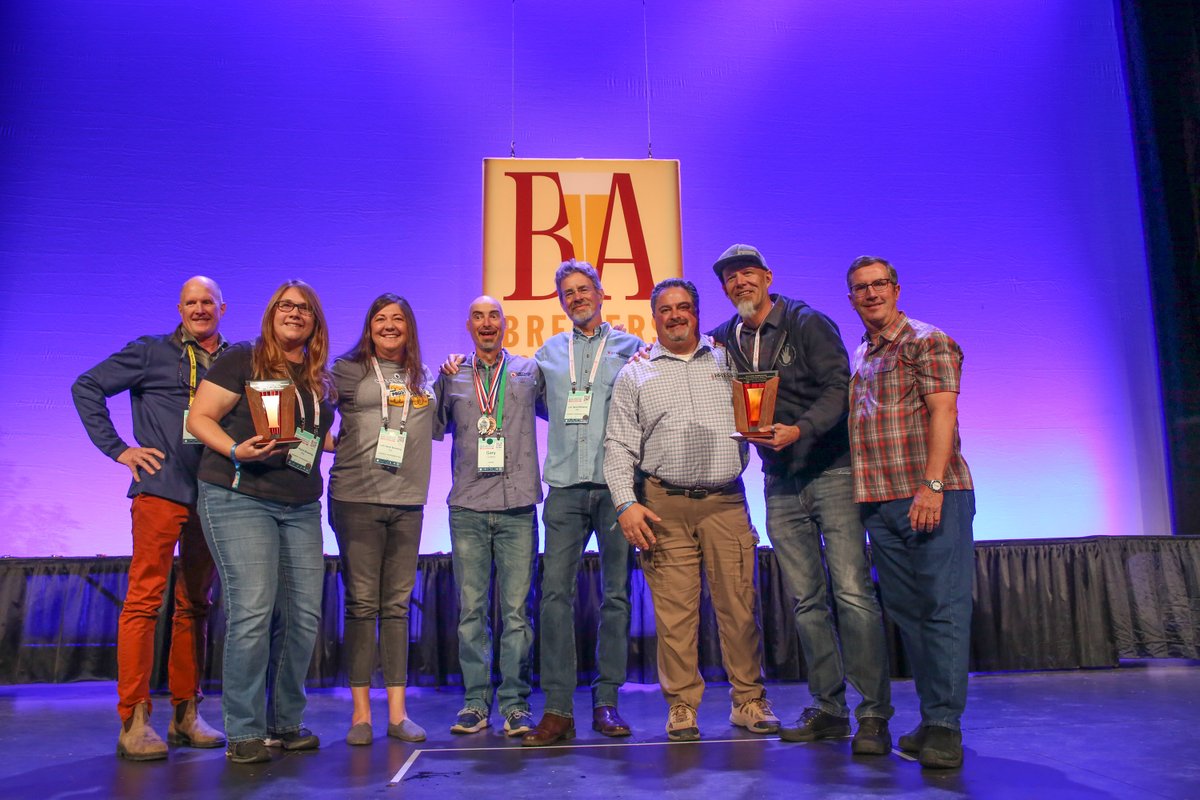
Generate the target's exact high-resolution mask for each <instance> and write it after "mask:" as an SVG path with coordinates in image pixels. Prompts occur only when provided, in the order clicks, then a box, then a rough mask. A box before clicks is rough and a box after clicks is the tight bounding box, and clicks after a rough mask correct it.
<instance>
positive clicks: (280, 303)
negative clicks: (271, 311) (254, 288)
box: [275, 300, 313, 317]
mask: <svg viewBox="0 0 1200 800" xmlns="http://www.w3.org/2000/svg"><path fill="white" fill-rule="evenodd" d="M275 308H276V309H277V310H279V311H282V312H283V313H285V314H290V313H292V312H293V311H299V312H300V314H301V316H305V317H311V316H312V314H313V310H312V306H310V305H309V304H308V303H293V302H292V301H291V300H277V301H276V302H275Z"/></svg>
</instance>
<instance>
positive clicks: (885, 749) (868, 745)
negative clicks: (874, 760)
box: [850, 717, 892, 756]
mask: <svg viewBox="0 0 1200 800" xmlns="http://www.w3.org/2000/svg"><path fill="white" fill-rule="evenodd" d="M850 752H852V753H854V754H855V755H858V756H886V755H887V754H888V753H890V752H892V733H891V731H889V730H888V724H887V720H886V719H883V718H882V717H863V718H862V719H860V720H859V721H858V730H857V731H856V732H855V734H854V741H853V742H851V743H850Z"/></svg>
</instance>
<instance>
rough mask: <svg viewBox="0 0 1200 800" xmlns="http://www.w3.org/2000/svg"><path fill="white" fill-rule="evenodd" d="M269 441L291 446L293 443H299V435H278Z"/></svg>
mask: <svg viewBox="0 0 1200 800" xmlns="http://www.w3.org/2000/svg"><path fill="white" fill-rule="evenodd" d="M270 441H272V442H274V443H275V444H281V445H284V446H285V447H292V446H293V445H297V444H300V437H298V436H280V437H279V438H278V439H271V440H270Z"/></svg>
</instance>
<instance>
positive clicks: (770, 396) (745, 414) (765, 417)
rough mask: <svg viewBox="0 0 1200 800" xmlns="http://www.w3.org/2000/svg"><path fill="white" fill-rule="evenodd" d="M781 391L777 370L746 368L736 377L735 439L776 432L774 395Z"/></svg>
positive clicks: (768, 435)
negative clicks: (752, 369) (756, 370)
mask: <svg viewBox="0 0 1200 800" xmlns="http://www.w3.org/2000/svg"><path fill="white" fill-rule="evenodd" d="M778 394H779V373H778V372H743V373H741V374H740V375H738V376H737V377H735V378H734V379H733V419H734V422H735V423H736V424H737V432H736V433H732V434H730V436H731V437H733V438H734V439H745V440H749V441H754V440H756V439H759V440H762V439H770V438H771V437H772V436H774V435H775V432H774V430H773V429H772V428H771V425H772V424H773V423H774V421H775V397H776V396H777V395H778Z"/></svg>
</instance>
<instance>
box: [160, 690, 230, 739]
mask: <svg viewBox="0 0 1200 800" xmlns="http://www.w3.org/2000/svg"><path fill="white" fill-rule="evenodd" d="M198 704H199V701H198V700H197V699H196V698H194V697H193V698H192V699H191V700H188V701H186V702H183V703H180V704H179V705H177V706H175V716H173V717H172V718H171V724H170V725H169V726H168V727H167V741H168V742H170V743H171V744H172V745H174V746H175V747H220V746H221V745H223V744H225V734H223V733H221V732H220V731H219V730H217V729H216V728H214V727H212V726H211V725H209V724H208V723H207V722H205V721H204V719H203V718H202V717H201V716H200V711H199V709H197V708H196V706H197V705H198Z"/></svg>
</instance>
